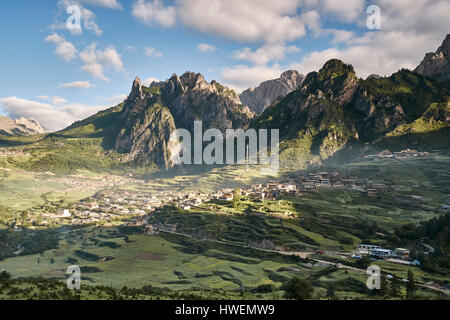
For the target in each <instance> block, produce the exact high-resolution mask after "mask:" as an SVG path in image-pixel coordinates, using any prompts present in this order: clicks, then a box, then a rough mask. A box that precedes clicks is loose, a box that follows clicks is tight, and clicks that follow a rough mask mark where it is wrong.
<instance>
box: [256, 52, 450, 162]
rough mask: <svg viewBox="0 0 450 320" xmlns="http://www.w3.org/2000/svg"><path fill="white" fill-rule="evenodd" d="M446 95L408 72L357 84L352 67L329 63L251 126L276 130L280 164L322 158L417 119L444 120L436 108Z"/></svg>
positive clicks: (441, 86)
mask: <svg viewBox="0 0 450 320" xmlns="http://www.w3.org/2000/svg"><path fill="white" fill-rule="evenodd" d="M449 97H450V89H449V88H448V87H447V86H446V85H445V84H443V83H439V82H437V81H434V80H431V79H427V78H425V77H423V76H420V75H418V74H416V73H414V72H411V71H408V70H401V71H399V72H397V73H395V74H393V75H392V76H390V77H388V78H370V79H368V80H362V79H358V78H357V77H356V75H355V72H354V70H353V67H352V66H351V65H346V64H344V63H342V62H341V61H339V60H330V61H328V62H327V63H326V64H325V65H324V67H323V68H322V69H321V70H320V71H319V72H311V73H309V74H308V75H307V76H306V78H305V80H304V82H303V83H302V85H301V86H300V87H299V89H298V90H296V91H294V92H292V93H290V94H289V95H287V96H286V97H285V98H284V99H282V100H281V101H280V102H278V103H277V104H275V105H273V106H271V107H269V108H268V109H266V111H265V112H264V113H263V114H262V115H261V116H260V117H258V118H257V119H254V121H253V122H252V126H253V127H255V128H273V129H277V128H279V129H280V137H281V139H282V140H284V141H283V142H282V144H281V147H282V149H284V150H285V157H284V159H285V160H289V159H292V160H295V158H298V157H301V158H302V159H304V160H323V159H327V158H329V157H330V156H332V155H334V154H335V153H336V152H338V151H339V150H342V149H344V148H346V147H350V146H352V145H356V144H362V143H371V142H374V141H376V140H377V139H379V138H381V137H384V136H385V135H386V134H388V133H390V132H392V131H394V130H395V129H396V128H398V127H399V126H402V125H406V124H410V123H413V122H414V121H416V120H417V119H418V118H420V117H425V116H427V115H428V117H429V116H430V115H431V116H436V117H437V119H443V118H446V117H447V115H445V108H444V111H442V110H441V108H438V110H435V109H436V106H441V107H442V105H446V104H447V102H448V99H449ZM446 125H448V123H444V124H443V126H446ZM281 159H282V160H283V154H282V157H281Z"/></svg>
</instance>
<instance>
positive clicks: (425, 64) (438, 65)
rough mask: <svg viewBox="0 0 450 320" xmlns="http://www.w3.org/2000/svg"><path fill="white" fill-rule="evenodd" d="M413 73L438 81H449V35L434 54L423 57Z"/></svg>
mask: <svg viewBox="0 0 450 320" xmlns="http://www.w3.org/2000/svg"><path fill="white" fill-rule="evenodd" d="M414 71H415V72H417V73H418V74H421V75H423V76H426V77H430V78H434V79H436V80H438V81H450V34H448V35H447V37H446V38H445V40H444V42H443V43H442V45H441V46H440V47H439V48H438V49H437V51H436V52H434V53H433V52H430V53H427V54H426V55H425V58H424V59H423V60H422V62H421V63H420V65H419V66H418V67H417V68H416V69H415V70H414Z"/></svg>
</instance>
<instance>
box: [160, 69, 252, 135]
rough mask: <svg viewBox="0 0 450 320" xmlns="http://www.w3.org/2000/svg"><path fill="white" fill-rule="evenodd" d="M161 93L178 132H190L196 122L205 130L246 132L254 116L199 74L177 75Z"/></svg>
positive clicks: (235, 97)
mask: <svg viewBox="0 0 450 320" xmlns="http://www.w3.org/2000/svg"><path fill="white" fill-rule="evenodd" d="M161 92H162V95H163V97H164V100H165V103H166V105H167V107H168V108H169V109H170V111H171V112H172V114H173V115H174V117H175V122H176V124H177V127H178V128H184V129H188V130H191V129H192V128H193V124H194V121H195V120H201V121H203V126H204V128H205V129H209V128H216V129H219V130H221V131H223V130H225V129H229V128H244V127H246V126H247V125H248V123H249V122H250V120H251V119H252V118H253V116H254V114H253V113H252V112H251V111H250V109H249V108H248V107H246V106H244V105H243V104H242V102H241V100H240V99H239V96H238V95H237V94H236V93H235V92H234V91H233V90H231V89H229V88H227V87H225V86H223V85H221V84H219V83H218V82H216V81H212V82H211V83H208V82H206V80H205V78H204V77H203V76H202V75H201V74H200V73H193V72H186V73H184V74H183V75H182V76H181V77H178V76H177V75H176V74H174V75H173V76H172V77H171V78H170V79H169V80H168V81H167V82H166V83H165V84H164V85H163V86H162V87H161Z"/></svg>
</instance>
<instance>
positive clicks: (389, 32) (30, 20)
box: [0, 0, 450, 130]
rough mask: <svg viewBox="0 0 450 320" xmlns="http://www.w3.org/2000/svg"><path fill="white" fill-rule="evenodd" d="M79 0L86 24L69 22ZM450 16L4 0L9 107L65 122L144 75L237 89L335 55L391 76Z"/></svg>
mask: <svg viewBox="0 0 450 320" xmlns="http://www.w3.org/2000/svg"><path fill="white" fill-rule="evenodd" d="M371 4H375V5H378V7H379V8H380V19H381V20H380V21H381V29H375V30H370V29H368V27H367V25H366V21H367V19H368V17H369V16H370V14H368V13H367V12H366V9H367V7H368V6H369V5H371ZM73 5H75V6H77V8H79V9H80V13H81V16H80V18H81V21H80V22H81V23H80V26H81V32H80V31H74V30H69V29H67V26H66V21H67V19H68V18H69V17H70V16H71V15H70V14H68V13H67V12H66V10H67V8H68V7H69V6H73ZM449 14H450V4H449V2H448V1H445V0H443V1H440V0H424V1H421V2H420V3H418V1H413V0H398V1H396V2H395V3H392V2H391V1H387V0H376V1H371V2H368V1H365V0H352V1H345V2H344V1H338V0H317V1H313V0H279V1H266V0H239V1H238V0H174V1H158V0H77V1H71V0H41V1H35V0H15V1H13V0H4V1H1V2H0V27H1V28H0V39H1V41H2V50H1V51H0V70H1V72H0V84H1V85H0V114H2V115H6V116H10V117H12V118H18V117H21V116H24V117H27V118H28V117H32V118H35V119H36V120H38V121H39V122H41V123H43V124H44V126H46V127H47V128H48V129H50V130H57V129H61V128H63V127H65V126H67V125H69V124H70V123H72V122H73V121H75V120H79V119H82V118H84V117H86V116H88V115H91V114H93V113H95V112H97V111H98V110H101V109H104V108H106V107H109V106H113V105H115V104H117V103H119V102H120V101H121V100H123V99H124V98H125V96H126V94H128V93H129V90H130V88H131V83H132V81H133V80H134V78H135V77H136V76H139V77H140V78H141V80H143V81H145V80H147V81H151V80H148V79H152V78H154V79H159V80H165V79H167V78H169V77H170V76H171V75H172V74H173V73H177V74H179V75H180V74H182V73H184V72H185V71H186V70H189V71H194V72H200V73H202V74H203V75H204V76H205V78H206V79H207V80H208V81H211V80H217V81H219V82H221V83H224V84H226V85H228V86H230V87H232V88H235V89H236V90H237V91H240V90H243V89H245V88H248V87H252V86H256V85H257V84H258V83H260V82H261V81H264V80H268V79H272V78H276V77H278V76H279V74H280V73H281V72H282V71H284V70H287V69H297V70H298V71H300V72H301V73H305V74H306V73H307V72H310V71H312V70H318V69H319V68H320V67H321V66H322V65H323V64H324V63H325V62H326V61H327V60H328V59H331V58H339V59H342V60H344V61H345V62H348V63H352V64H353V65H354V66H355V70H356V72H357V74H358V75H359V76H360V77H366V76H367V75H369V74H371V73H377V74H380V75H389V74H391V73H392V72H395V71H397V70H398V68H400V67H407V68H414V66H416V65H417V64H418V63H419V62H420V60H421V59H422V58H423V56H424V54H425V53H426V52H430V51H435V50H436V48H437V46H439V44H440V42H442V40H443V39H444V37H445V34H446V32H448V30H450V25H449V22H448V21H449V19H448V16H449Z"/></svg>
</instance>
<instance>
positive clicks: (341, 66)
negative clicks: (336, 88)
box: [319, 59, 356, 79]
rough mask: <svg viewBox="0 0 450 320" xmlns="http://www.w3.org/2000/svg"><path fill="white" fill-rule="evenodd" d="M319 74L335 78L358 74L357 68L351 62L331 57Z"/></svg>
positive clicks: (324, 77)
mask: <svg viewBox="0 0 450 320" xmlns="http://www.w3.org/2000/svg"><path fill="white" fill-rule="evenodd" d="M319 74H320V76H321V78H323V79H327V78H329V79H333V78H336V77H339V76H343V75H344V76H356V74H355V70H354V69H353V66H352V65H351V64H346V63H344V62H342V61H341V60H339V59H331V60H329V61H327V62H326V63H325V64H324V66H323V67H322V69H320V71H319Z"/></svg>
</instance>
